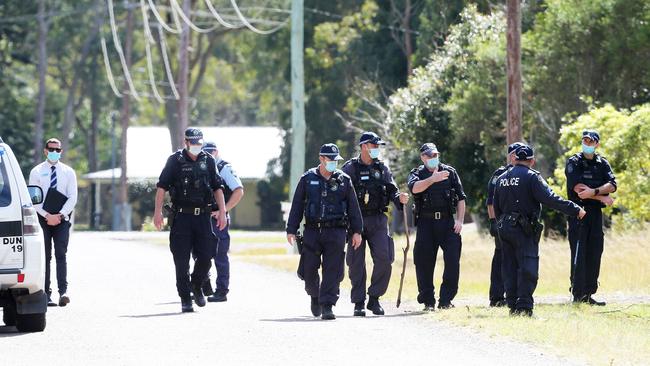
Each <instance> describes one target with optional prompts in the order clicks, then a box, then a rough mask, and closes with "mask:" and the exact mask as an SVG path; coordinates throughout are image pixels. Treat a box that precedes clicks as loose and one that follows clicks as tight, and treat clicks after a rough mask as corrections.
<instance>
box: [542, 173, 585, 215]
mask: <svg viewBox="0 0 650 366" xmlns="http://www.w3.org/2000/svg"><path fill="white" fill-rule="evenodd" d="M532 185H533V187H532V191H533V197H535V199H536V200H537V201H538V202H540V203H541V204H543V205H546V206H548V207H550V208H552V209H554V210H557V211H560V212H562V213H564V214H565V215H568V216H578V213H579V212H580V207H579V206H578V205H576V204H575V203H573V202H571V201H567V200H565V199H562V198H561V197H560V196H558V195H557V194H555V193H554V192H553V190H552V189H551V187H549V186H548V184H546V181H545V180H544V178H542V177H541V176H539V175H538V176H537V179H535V178H533V179H532Z"/></svg>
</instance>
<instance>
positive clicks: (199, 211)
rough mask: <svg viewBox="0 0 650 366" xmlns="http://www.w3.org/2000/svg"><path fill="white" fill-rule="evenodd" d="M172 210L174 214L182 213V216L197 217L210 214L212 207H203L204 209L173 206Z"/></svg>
mask: <svg viewBox="0 0 650 366" xmlns="http://www.w3.org/2000/svg"><path fill="white" fill-rule="evenodd" d="M172 210H173V211H174V212H176V213H184V214H190V215H194V216H199V215H202V214H204V213H209V212H212V206H205V207H192V206H174V207H172Z"/></svg>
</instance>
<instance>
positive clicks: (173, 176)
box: [154, 128, 227, 312]
mask: <svg viewBox="0 0 650 366" xmlns="http://www.w3.org/2000/svg"><path fill="white" fill-rule="evenodd" d="M202 147H203V133H202V132H201V130H199V129H198V128H188V129H187V130H185V149H183V150H179V151H177V152H175V153H174V154H172V155H171V156H170V157H169V158H168V159H167V164H166V165H165V167H164V168H163V171H162V173H161V174H160V178H159V180H158V184H157V187H158V189H157V190H156V207H155V211H154V225H155V226H156V228H158V230H160V229H161V228H162V225H163V217H162V207H163V201H164V198H165V192H166V191H169V192H170V195H171V201H172V205H173V206H172V211H173V214H172V216H173V223H172V224H171V232H170V234H169V248H170V249H171V252H172V255H173V257H174V265H175V267H176V289H177V290H178V295H179V296H180V298H181V310H182V311H183V312H192V311H194V309H193V308H192V301H191V297H190V292H192V293H193V294H194V301H195V302H196V305H198V306H205V297H204V296H203V292H202V291H201V285H202V284H203V282H204V281H205V279H206V277H207V275H208V272H209V271H210V262H211V260H212V257H213V256H214V251H215V247H214V245H215V234H214V232H213V230H212V224H211V221H212V219H211V216H212V217H216V219H217V223H218V228H219V230H223V229H224V228H225V227H226V223H227V221H226V207H225V206H226V205H225V202H224V197H223V191H222V182H221V179H220V177H219V175H218V173H217V168H216V165H215V162H214V159H213V158H212V157H211V156H210V155H209V154H207V153H206V152H204V151H203V150H202ZM213 212H214V213H213ZM190 253H194V255H195V256H196V262H195V264H194V270H193V272H192V279H191V281H190V276H189V268H190V263H189V262H190Z"/></svg>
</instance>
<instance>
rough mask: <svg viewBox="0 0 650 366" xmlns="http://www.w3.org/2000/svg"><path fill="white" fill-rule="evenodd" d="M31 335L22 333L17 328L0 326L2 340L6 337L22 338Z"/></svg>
mask: <svg viewBox="0 0 650 366" xmlns="http://www.w3.org/2000/svg"><path fill="white" fill-rule="evenodd" d="M27 334H29V333H21V332H19V331H18V330H17V329H16V327H8V326H6V325H5V326H0V338H5V337H20V336H23V335H27Z"/></svg>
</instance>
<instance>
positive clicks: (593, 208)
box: [565, 130, 616, 306]
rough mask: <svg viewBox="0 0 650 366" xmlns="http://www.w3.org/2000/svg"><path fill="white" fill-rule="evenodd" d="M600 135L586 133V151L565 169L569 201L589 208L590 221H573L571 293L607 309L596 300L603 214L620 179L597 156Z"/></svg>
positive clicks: (577, 300)
mask: <svg viewBox="0 0 650 366" xmlns="http://www.w3.org/2000/svg"><path fill="white" fill-rule="evenodd" d="M598 146H600V135H599V134H598V132H596V131H591V130H587V131H583V133H582V152H581V153H579V154H575V155H573V156H571V157H570V158H569V160H568V161H567V164H566V168H565V174H566V178H567V180H566V181H567V193H568V196H569V199H570V200H571V201H573V202H575V203H577V204H579V205H581V206H583V207H584V208H585V210H586V211H587V218H586V219H585V220H582V221H578V220H576V219H573V218H569V244H570V246H571V276H570V277H571V292H572V294H573V301H574V302H583V303H587V304H590V305H599V306H604V305H605V302H602V301H596V300H594V298H593V297H592V295H593V294H595V293H596V290H598V275H599V273H600V259H601V256H602V254H603V213H602V211H601V209H602V208H603V207H605V206H606V205H611V204H613V203H614V200H613V199H612V198H611V197H610V196H609V194H610V193H612V192H615V191H616V178H615V177H614V173H613V172H612V168H611V167H610V166H609V162H607V160H606V159H605V158H604V157H602V156H600V155H598V154H597V153H596V148H597V147H598Z"/></svg>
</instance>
